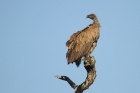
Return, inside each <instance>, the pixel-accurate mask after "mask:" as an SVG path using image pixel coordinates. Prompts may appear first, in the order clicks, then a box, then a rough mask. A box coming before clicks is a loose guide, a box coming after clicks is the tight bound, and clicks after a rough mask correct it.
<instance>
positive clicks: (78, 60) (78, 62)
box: [75, 58, 81, 67]
mask: <svg viewBox="0 0 140 93" xmlns="http://www.w3.org/2000/svg"><path fill="white" fill-rule="evenodd" d="M75 64H76V66H77V67H79V65H80V64H81V58H78V59H77V60H76V61H75Z"/></svg>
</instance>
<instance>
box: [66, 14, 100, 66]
mask: <svg viewBox="0 0 140 93" xmlns="http://www.w3.org/2000/svg"><path fill="white" fill-rule="evenodd" d="M87 18H90V19H92V20H93V23H92V24H90V25H89V26H87V27H86V28H84V29H83V30H81V31H78V32H76V33H74V34H73V35H72V36H71V37H70V39H69V40H68V41H67V42H66V46H67V47H68V51H67V53H66V58H67V62H68V64H69V63H73V62H75V63H76V65H77V67H78V66H79V65H80V63H81V59H82V57H84V58H85V59H86V58H89V57H90V54H91V53H92V51H93V50H94V48H95V47H96V45H97V41H98V39H99V36H100V23H99V21H98V18H97V16H96V15H95V14H89V15H87Z"/></svg>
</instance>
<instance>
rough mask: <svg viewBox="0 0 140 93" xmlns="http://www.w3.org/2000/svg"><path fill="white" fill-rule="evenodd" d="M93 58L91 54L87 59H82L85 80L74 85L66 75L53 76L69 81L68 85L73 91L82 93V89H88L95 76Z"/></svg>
mask: <svg viewBox="0 0 140 93" xmlns="http://www.w3.org/2000/svg"><path fill="white" fill-rule="evenodd" d="M95 62H96V60H95V58H94V57H93V56H92V57H90V58H88V59H85V60H84V67H85V69H86V71H87V77H86V80H85V81H84V82H83V83H82V84H80V85H79V86H78V85H76V84H75V83H74V82H73V81H72V80H71V79H69V78H68V77H67V76H58V75H57V76H55V77H56V78H58V79H61V80H65V81H67V82H68V83H69V85H70V86H71V87H72V88H73V89H74V90H75V93H82V92H83V91H84V90H86V89H88V88H89V86H90V85H91V84H92V83H93V82H94V80H95V78H96V68H95Z"/></svg>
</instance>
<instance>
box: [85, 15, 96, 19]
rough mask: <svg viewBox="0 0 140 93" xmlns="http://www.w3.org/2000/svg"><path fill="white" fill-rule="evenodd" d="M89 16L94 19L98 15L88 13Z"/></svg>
mask: <svg viewBox="0 0 140 93" xmlns="http://www.w3.org/2000/svg"><path fill="white" fill-rule="evenodd" d="M87 18H90V19H92V20H94V19H95V18H96V15H95V14H89V15H87Z"/></svg>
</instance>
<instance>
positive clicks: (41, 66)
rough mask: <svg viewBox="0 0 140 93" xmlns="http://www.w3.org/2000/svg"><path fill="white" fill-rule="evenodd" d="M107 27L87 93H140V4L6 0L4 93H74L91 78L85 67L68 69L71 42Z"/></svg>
mask: <svg viewBox="0 0 140 93" xmlns="http://www.w3.org/2000/svg"><path fill="white" fill-rule="evenodd" d="M91 13H95V14H96V15H97V16H98V19H99V22H100V24H101V29H100V30H101V31H100V33H101V35H100V38H99V41H98V45H97V47H96V48H95V50H94V52H93V53H92V54H91V55H94V57H95V58H96V70H97V77H96V80H95V82H94V83H93V84H92V85H91V86H90V88H89V89H87V90H85V91H84V93H140V62H139V61H140V41H139V40H140V0H133V1H132V0H127V1H126V0H112V1H111V0H106V1H105V0H67V1H66V0H0V93H74V90H73V89H72V88H71V87H70V86H69V84H67V82H65V81H62V80H59V79H57V78H55V77H54V75H66V76H68V77H69V78H71V79H72V80H73V81H74V82H75V83H76V84H77V85H79V84H81V83H82V82H83V81H84V80H85V78H86V75H87V73H86V70H85V68H84V66H83V63H82V64H81V65H80V67H79V68H77V67H76V65H75V64H70V65H67V60H66V57H65V54H66V52H67V47H66V46H65V42H66V41H67V40H68V39H69V37H70V36H71V35H72V34H73V33H75V32H77V31H79V30H81V29H83V28H85V27H86V26H88V25H89V24H90V23H92V20H90V19H86V16H87V15H88V14H91Z"/></svg>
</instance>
